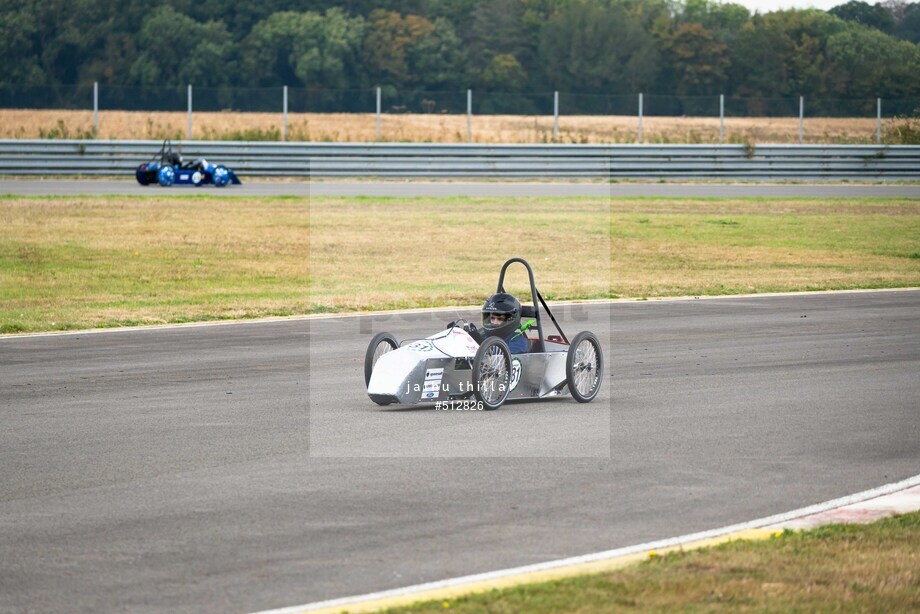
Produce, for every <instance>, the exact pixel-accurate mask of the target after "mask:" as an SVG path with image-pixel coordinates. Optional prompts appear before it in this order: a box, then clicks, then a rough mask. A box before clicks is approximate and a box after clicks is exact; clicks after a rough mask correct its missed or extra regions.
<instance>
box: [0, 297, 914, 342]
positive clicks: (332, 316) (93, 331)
mask: <svg viewBox="0 0 920 614" xmlns="http://www.w3.org/2000/svg"><path fill="white" fill-rule="evenodd" d="M917 290H920V287H911V288H879V289H872V288H865V289H857V290H814V291H808V292H767V293H763V294H726V295H717V296H716V295H713V296H708V295H706V296H671V297H662V298H654V297H652V298H616V299H589V300H574V301H547V303H549V304H550V305H552V306H554V307H555V306H560V307H561V306H565V305H615V304H619V303H674V302H679V301H696V300H706V301H711V300H730V299H748V298H771V297H777V296H822V295H827V294H869V293H873V292H876V293H877V292H914V291H917ZM479 308H480V305H478V304H477V305H456V306H449V307H420V308H416V309H398V310H395V311H357V312H354V313H320V314H310V315H297V316H272V317H266V318H252V319H240V320H216V321H213V320H212V321H208V322H183V323H181V324H148V325H144V326H125V327H121V328H87V329H83V330H65V331H50V332H42V333H14V334H9V335H0V341H3V340H4V339H22V338H26V337H63V336H67V335H98V334H103V333H123V332H135V331H150V330H152V331H157V330H171V329H174V328H196V327H199V326H232V325H237V324H243V325H245V324H265V323H272V322H292V321H293V322H298V321H306V320H337V319H348V318H364V317H371V316H374V317H382V316H400V315H411V314H415V313H439V312H450V311H469V310H471V309H479Z"/></svg>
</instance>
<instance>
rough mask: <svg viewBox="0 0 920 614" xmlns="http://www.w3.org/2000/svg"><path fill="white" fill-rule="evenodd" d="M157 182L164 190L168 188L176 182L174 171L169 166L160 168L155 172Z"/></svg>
mask: <svg viewBox="0 0 920 614" xmlns="http://www.w3.org/2000/svg"><path fill="white" fill-rule="evenodd" d="M157 181H158V182H159V183H160V185H161V186H163V187H164V188H168V187H169V186H171V185H172V184H173V183H175V181H176V169H174V168H173V167H171V166H169V165H167V166H161V167H160V170H158V171H157Z"/></svg>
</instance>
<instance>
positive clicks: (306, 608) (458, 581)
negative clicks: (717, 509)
mask: <svg viewBox="0 0 920 614" xmlns="http://www.w3.org/2000/svg"><path fill="white" fill-rule="evenodd" d="M918 485H920V475H915V476H913V477H911V478H907V479H906V480H902V481H900V482H894V483H892V484H886V485H884V486H880V487H878V488H873V489H871V490H866V491H863V492H860V493H856V494H853V495H849V496H846V497H841V498H839V499H832V500H831V501H825V502H824V503H818V504H815V505H810V506H808V507H803V508H800V509H797V510H793V511H791V512H786V513H783V514H776V515H774V516H767V517H766V518H759V519H757V520H752V521H750V522H743V523H740V524H733V525H729V526H727V527H722V528H721V529H712V530H709V531H701V532H699V533H690V534H688V535H682V536H680V537H672V538H670V539H662V540H658V541H653V542H646V543H644V544H638V545H635V546H627V547H625V548H617V549H615V550H606V551H604V552H596V553H594V554H585V555H582V556H576V557H571V558H567V559H558V560H555V561H547V562H545V563H537V564H534V565H525V566H523V567H513V568H510V569H501V570H497V571H490V572H487V573H481V574H474V575H469V576H461V577H458V578H450V579H447V580H439V581H437V582H428V583H425V584H416V585H413V586H406V587H403V588H397V589H392V590H387V591H380V592H377V593H369V594H366V595H357V596H352V597H343V598H340V599H330V600H327V601H318V602H314V603H307V604H304V605H297V606H291V607H286V608H280V609H276V610H264V611H263V612H260V613H259V614H294V613H296V612H310V611H313V610H320V609H327V608H338V607H342V608H345V607H347V606H349V605H356V604H360V603H365V602H372V601H377V600H380V599H386V598H391V597H408V596H411V595H413V594H416V593H423V592H427V591H431V590H437V589H446V588H456V587H462V586H463V585H467V584H474V583H479V582H484V581H489V580H497V579H500V578H508V577H510V576H516V575H522V574H529V573H533V572H539V571H546V570H550V569H559V568H562V567H569V566H573V565H580V564H583V563H591V562H596V561H600V560H604V559H614V558H619V557H623V556H626V555H631V554H636V553H641V552H648V551H651V550H663V549H666V548H672V547H675V546H681V545H684V544H687V543H691V542H697V541H702V540H706V539H712V538H715V537H720V536H724V535H728V534H731V533H738V532H741V531H747V530H750V529H759V528H764V527H770V526H773V525H780V524H782V523H785V522H788V521H791V520H794V519H797V518H801V517H803V516H810V515H812V514H819V513H821V512H826V511H829V510H832V509H837V508H841V507H845V506H847V505H852V504H854V503H859V502H862V501H866V500H869V499H874V498H877V497H881V496H884V495H888V494H891V493H895V492H898V491H901V490H905V489H908V488H912V487H914V486H918Z"/></svg>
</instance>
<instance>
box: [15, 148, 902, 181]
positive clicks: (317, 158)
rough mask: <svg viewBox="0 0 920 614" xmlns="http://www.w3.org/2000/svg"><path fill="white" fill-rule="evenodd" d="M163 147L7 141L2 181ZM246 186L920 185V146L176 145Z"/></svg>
mask: <svg viewBox="0 0 920 614" xmlns="http://www.w3.org/2000/svg"><path fill="white" fill-rule="evenodd" d="M160 145H161V143H160V142H159V141H76V140H68V141H52V140H0V175H112V176H117V175H121V176H132V175H133V173H134V169H135V167H137V165H138V164H140V163H142V162H146V161H148V160H149V159H150V158H151V156H152V155H153V153H154V152H156V151H158V150H159V148H160ZM174 145H175V146H177V147H178V148H179V149H180V151H181V152H182V155H183V156H184V158H185V159H186V160H192V159H194V158H202V157H203V158H208V159H210V160H212V161H214V162H219V163H221V164H225V165H227V166H229V167H230V168H232V169H234V170H235V171H236V172H237V173H238V174H239V175H240V176H241V177H244V178H245V177H246V176H262V177H269V176H277V177H309V176H314V177H336V176H342V177H359V176H363V177H422V178H432V179H434V178H441V177H497V178H501V177H547V178H555V177H611V178H640V179H641V178H674V179H679V178H700V179H709V178H712V179H748V180H751V179H790V180H794V179H861V180H869V179H889V180H910V179H920V147H918V146H906V145H893V146H874V145H825V146H817V145H762V146H755V147H750V146H744V145H468V144H428V143H425V144H419V143H266V142H237V141H176V142H175V143H174Z"/></svg>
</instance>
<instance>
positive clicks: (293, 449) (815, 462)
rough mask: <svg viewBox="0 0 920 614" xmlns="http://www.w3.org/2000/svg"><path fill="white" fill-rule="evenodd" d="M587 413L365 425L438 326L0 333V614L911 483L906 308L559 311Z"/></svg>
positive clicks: (485, 562)
mask: <svg viewBox="0 0 920 614" xmlns="http://www.w3.org/2000/svg"><path fill="white" fill-rule="evenodd" d="M554 311H555V312H556V315H557V318H559V320H560V324H561V325H562V326H563V328H564V329H565V330H566V332H567V333H569V334H572V335H573V334H574V333H575V332H577V331H579V330H592V331H594V332H595V333H596V334H597V335H598V336H599V337H600V339H601V342H602V344H603V346H604V349H605V353H606V358H607V369H606V373H605V379H604V384H603V388H602V389H601V392H600V394H599V396H598V398H597V399H595V400H594V402H593V403H590V404H586V405H582V404H578V403H575V402H574V401H573V400H572V399H571V398H568V397H563V398H557V399H554V400H550V401H542V402H522V403H509V404H507V405H506V406H504V407H502V408H501V409H499V410H497V411H494V412H469V411H465V412H459V411H455V412H443V411H440V412H436V411H434V409H433V406H430V405H417V406H398V407H387V408H381V407H378V406H376V405H374V404H373V403H372V402H371V401H370V400H369V399H368V398H367V395H366V392H365V387H364V380H363V358H364V351H365V348H366V346H367V343H368V341H369V340H370V338H371V336H372V335H373V334H374V333H376V332H379V331H381V330H388V331H390V332H392V333H394V334H395V335H396V336H397V337H398V338H399V339H405V338H409V337H420V336H427V335H429V334H432V333H434V332H436V331H437V330H439V329H440V328H441V327H442V326H443V324H444V323H445V322H446V321H449V320H451V319H454V318H455V317H457V316H458V315H466V316H467V317H470V316H472V315H475V314H474V313H473V312H469V313H465V312H460V313H458V312H455V311H451V310H447V311H439V312H435V313H412V314H389V315H383V316H357V317H354V316H353V317H328V318H319V319H290V320H280V321H266V322H246V323H232V324H221V325H196V326H179V327H165V328H150V329H144V330H118V331H103V332H92V333H86V332H81V333H68V334H55V335H33V336H7V337H4V338H0V412H2V423H3V429H0V463H2V466H3V468H4V471H3V472H2V473H0V527H2V529H0V551H2V552H3V556H2V557H0V583H2V584H0V586H2V590H0V610H2V611H10V610H26V609H36V608H38V609H42V610H46V611H59V610H68V611H75V610H77V611H78V610H94V611H100V610H102V611H111V610H132V611H145V610H157V611H162V610H164V609H168V610H179V611H215V612H216V611H226V610H233V611H244V610H248V611H254V610H263V609H268V608H273V607H282V606H288V605H293V604H300V603H309V602H315V601H320V600H326V599H334V598H338V597H345V596H349V595H355V594H363V593H370V592H374V591H381V590H387V589H392V588H398V587H401V586H408V585H412V584H418V583H423V582H431V581H436V580H441V579H444V578H452V577H458V576H463V575H468V574H475V573H482V572H488V571H492V570H497V569H505V568H509V567H515V566H521V565H528V564H533V563H540V562H543V561H550V560H555V559H560V558H564V557H571V556H578V555H582V554H586V553H591V552H598V551H602V550H607V549H613V548H619V547H625V546H630V545H634V544H641V543H644V542H649V541H652V540H655V539H662V538H667V537H671V536H676V535H684V534H688V533H693V532H696V531H705V530H709V529H713V528H716V527H723V526H726V525H730V524H733V523H736V522H742V521H745V520H750V519H754V518H763V517H766V516H770V515H771V514H779V513H783V512H786V511H788V510H793V509H798V508H801V507H804V506H808V505H811V504H814V503H818V502H822V501H827V500H830V499H834V498H836V497H842V496H846V495H848V494H850V493H855V492H860V491H863V490H867V489H871V488H874V487H877V486H879V485H882V484H887V483H891V482H895V481H898V480H903V479H905V478H908V477H910V476H915V475H917V474H918V473H920V471H918V458H920V454H918V444H917V442H918V441H920V422H918V420H917V399H918V398H920V379H918V378H917V373H918V372H920V291H918V290H905V291H881V292H871V291H870V292H844V293H816V294H799V295H785V296H759V297H757V296H755V297H728V298H714V299H687V300H666V301H641V302H639V301H637V302H629V301H621V302H613V303H592V304H583V305H559V306H558V307H557V308H556V309H555V310H554Z"/></svg>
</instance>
